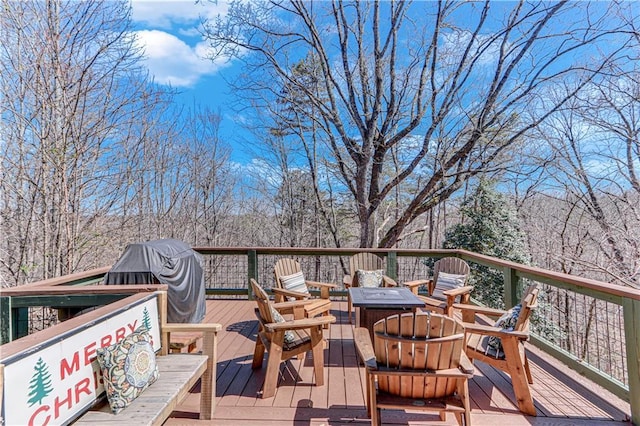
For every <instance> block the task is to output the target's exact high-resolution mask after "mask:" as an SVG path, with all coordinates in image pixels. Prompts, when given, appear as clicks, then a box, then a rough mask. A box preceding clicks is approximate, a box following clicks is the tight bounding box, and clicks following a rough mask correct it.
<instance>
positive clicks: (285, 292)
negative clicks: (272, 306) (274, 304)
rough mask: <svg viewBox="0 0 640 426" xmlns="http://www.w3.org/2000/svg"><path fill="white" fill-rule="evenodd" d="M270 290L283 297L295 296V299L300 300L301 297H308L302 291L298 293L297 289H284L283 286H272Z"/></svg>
mask: <svg viewBox="0 0 640 426" xmlns="http://www.w3.org/2000/svg"><path fill="white" fill-rule="evenodd" d="M271 291H272V292H273V294H277V295H280V296H283V297H284V298H285V299H286V298H287V297H295V298H296V299H297V300H302V299H306V298H307V297H309V295H308V294H304V293H300V292H298V291H291V290H285V289H284V288H276V287H274V288H272V289H271Z"/></svg>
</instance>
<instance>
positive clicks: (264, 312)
mask: <svg viewBox="0 0 640 426" xmlns="http://www.w3.org/2000/svg"><path fill="white" fill-rule="evenodd" d="M250 284H251V289H252V291H253V294H254V296H255V300H256V303H257V304H258V309H257V310H256V316H257V317H258V321H259V323H260V327H259V331H258V337H257V339H256V346H255V349H254V352H253V362H252V364H251V367H252V368H253V369H257V368H261V367H262V362H263V358H264V354H265V351H267V352H269V357H268V360H267V371H266V373H265V379H264V385H263V387H262V398H270V397H272V396H274V395H275V392H276V385H277V383H278V375H279V374H280V364H281V363H282V362H284V361H286V360H288V359H290V358H293V357H295V356H298V355H304V354H305V353H306V352H308V351H312V352H313V367H314V373H315V384H316V386H322V385H324V346H325V340H324V337H323V334H322V327H323V326H324V325H325V324H331V323H334V322H335V321H336V318H335V317H334V316H331V315H329V316H322V317H316V318H303V319H292V320H285V319H284V317H283V316H282V315H281V313H280V312H279V307H280V306H283V305H285V306H287V307H289V305H291V304H292V303H295V302H284V303H280V304H278V303H276V304H272V303H271V301H270V300H269V297H268V296H267V293H266V292H265V291H264V289H263V288H262V287H261V286H260V284H258V283H257V282H256V280H254V279H253V278H252V279H251V280H250Z"/></svg>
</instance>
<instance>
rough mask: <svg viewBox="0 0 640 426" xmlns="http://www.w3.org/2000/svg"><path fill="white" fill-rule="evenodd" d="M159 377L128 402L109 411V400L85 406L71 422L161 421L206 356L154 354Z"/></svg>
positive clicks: (185, 390)
mask: <svg viewBox="0 0 640 426" xmlns="http://www.w3.org/2000/svg"><path fill="white" fill-rule="evenodd" d="M156 361H157V364H158V371H159V377H158V380H157V381H156V382H154V383H153V384H151V385H150V386H149V387H148V388H147V389H145V390H144V392H142V394H141V395H140V396H139V397H138V398H136V399H135V400H134V401H133V402H132V403H131V405H129V406H128V407H127V408H125V409H124V410H122V411H121V412H119V413H118V414H113V413H112V412H111V409H110V407H109V404H107V403H104V404H103V405H102V406H101V407H99V408H97V409H94V410H89V411H87V412H85V413H84V414H83V415H82V417H80V418H79V419H78V420H77V421H76V422H75V423H73V424H74V425H105V426H106V425H116V424H120V425H123V424H136V425H161V424H162V423H164V421H165V420H166V419H167V418H168V417H169V416H170V415H171V412H172V411H174V410H175V408H176V406H177V405H178V403H179V402H180V401H181V400H182V399H184V398H185V397H186V395H187V393H188V392H189V390H190V389H191V388H192V387H193V386H194V385H195V384H196V383H197V382H198V379H199V378H200V377H201V376H202V374H204V372H205V370H206V368H207V356H206V355H196V354H172V355H169V356H159V357H156Z"/></svg>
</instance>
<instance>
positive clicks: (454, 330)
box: [373, 312, 464, 398]
mask: <svg viewBox="0 0 640 426" xmlns="http://www.w3.org/2000/svg"><path fill="white" fill-rule="evenodd" d="M449 336H450V337H451V338H445V339H442V338H443V337H449ZM463 344H464V328H463V327H462V325H461V324H460V323H459V322H458V321H456V320H455V319H453V318H448V317H445V316H441V315H433V314H429V313H425V312H419V313H415V314H412V313H407V314H402V315H393V316H390V317H388V318H384V319H381V320H380V321H378V322H376V323H375V324H374V342H373V346H374V351H375V354H376V361H377V362H378V364H379V365H381V366H384V367H386V368H389V369H412V370H418V371H432V370H441V369H449V368H457V367H458V366H459V365H460V356H461V353H462V349H463ZM455 385H456V381H455V380H452V379H448V378H438V379H437V380H436V379H433V378H431V377H429V376H413V377H409V376H403V377H401V376H391V377H386V376H383V377H380V378H379V383H378V386H379V388H380V389H381V390H383V391H385V392H388V393H391V394H394V395H399V396H403V397H411V398H432V397H439V396H444V395H449V394H452V393H453V392H454V391H455Z"/></svg>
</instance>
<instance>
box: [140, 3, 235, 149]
mask: <svg viewBox="0 0 640 426" xmlns="http://www.w3.org/2000/svg"><path fill="white" fill-rule="evenodd" d="M131 5H132V19H133V23H134V27H135V28H136V30H137V35H138V40H139V42H140V43H141V45H142V47H143V48H144V51H145V61H144V65H145V67H146V68H147V69H148V70H149V72H150V74H151V75H152V76H153V77H154V79H155V81H156V83H159V84H170V85H171V86H173V87H174V88H176V89H177V90H179V91H180V92H182V93H181V94H180V96H179V97H178V101H179V102H183V103H184V104H186V105H188V106H191V105H192V104H193V102H194V100H195V102H197V103H199V104H200V105H202V106H207V107H209V108H211V109H212V110H214V111H217V110H218V109H220V111H221V113H222V117H223V119H222V124H221V126H222V129H221V134H222V136H223V137H224V136H227V137H233V136H232V135H234V134H237V133H236V132H237V126H235V125H234V124H233V123H235V121H236V120H235V118H234V114H233V113H232V112H231V110H230V109H229V108H228V103H229V101H230V99H231V98H230V97H231V95H230V94H229V89H228V87H227V84H226V83H225V77H226V78H229V77H232V76H233V74H234V73H235V72H236V68H235V67H234V64H233V63H230V62H229V61H227V60H226V59H225V58H219V59H217V60H216V61H212V60H211V59H207V55H208V53H209V49H208V45H207V42H206V41H204V40H203V38H202V36H201V35H200V33H199V27H200V23H201V17H206V18H211V19H213V18H215V17H216V16H218V15H221V16H224V14H225V13H226V10H227V4H226V2H224V1H218V2H217V3H214V2H210V1H208V0H201V1H200V2H198V4H196V2H195V0H132V1H131ZM230 142H232V141H230Z"/></svg>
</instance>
